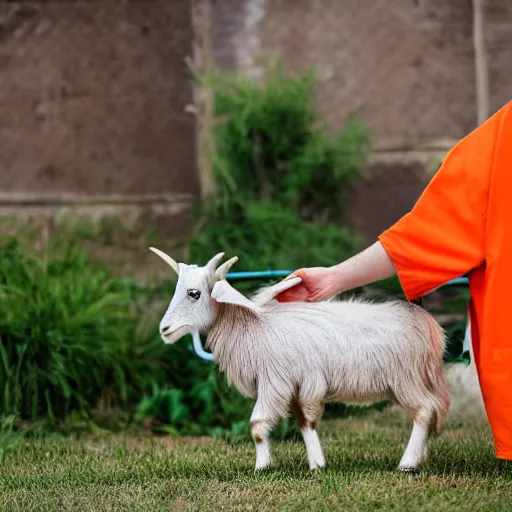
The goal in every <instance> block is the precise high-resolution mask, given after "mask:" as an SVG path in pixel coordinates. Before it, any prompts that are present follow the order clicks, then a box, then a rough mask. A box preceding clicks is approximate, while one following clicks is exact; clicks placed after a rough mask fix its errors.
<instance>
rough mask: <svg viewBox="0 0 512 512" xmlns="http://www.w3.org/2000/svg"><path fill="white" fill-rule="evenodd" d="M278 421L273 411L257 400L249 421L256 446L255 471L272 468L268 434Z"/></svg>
mask: <svg viewBox="0 0 512 512" xmlns="http://www.w3.org/2000/svg"><path fill="white" fill-rule="evenodd" d="M278 421H279V417H278V415H277V414H276V413H275V411H273V410H272V408H271V407H270V406H268V405H265V404H264V403H263V400H261V399H260V398H258V399H257V400H256V404H255V406H254V409H253V411H252V414H251V421H250V422H251V435H252V439H253V441H254V444H255V446H256V467H255V470H256V471H258V470H261V469H266V468H269V467H270V466H272V462H273V461H272V451H271V447H270V433H271V432H272V429H273V428H274V426H275V425H276V423H277V422H278Z"/></svg>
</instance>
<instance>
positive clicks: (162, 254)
mask: <svg viewBox="0 0 512 512" xmlns="http://www.w3.org/2000/svg"><path fill="white" fill-rule="evenodd" d="M149 250H150V251H153V252H154V253H155V254H158V256H160V258H162V259H163V260H164V261H165V262H166V263H167V264H168V265H170V266H171V267H172V268H173V270H174V271H175V272H176V274H179V272H180V267H179V266H178V264H177V263H176V262H175V261H174V260H173V259H172V258H171V257H170V256H169V255H168V254H165V252H162V251H160V250H159V249H155V248H154V247H150V248H149Z"/></svg>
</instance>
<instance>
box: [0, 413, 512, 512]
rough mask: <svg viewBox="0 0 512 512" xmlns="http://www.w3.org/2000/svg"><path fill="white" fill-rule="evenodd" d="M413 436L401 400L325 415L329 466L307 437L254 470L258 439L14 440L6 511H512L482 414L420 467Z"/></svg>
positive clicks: (506, 469) (3, 501) (2, 490)
mask: <svg viewBox="0 0 512 512" xmlns="http://www.w3.org/2000/svg"><path fill="white" fill-rule="evenodd" d="M408 434H409V423H408V420H407V418H406V417H404V416H403V415H401V414H396V412H393V411H391V410H386V411H384V412H382V413H373V414H371V415H367V416H365V417H360V418H350V419H345V420H330V421H325V422H324V423H322V424H321V436H322V439H323V444H324V449H325V452H326V456H327V458H328V463H329V467H328V469H326V470H323V471H320V472H315V473H311V472H309V471H308V469H307V463H306V457H305V453H304V450H303V447H302V444H301V443H300V442H299V441H286V442H274V454H275V460H276V466H275V468H274V469H271V470H269V471H266V472H265V473H262V474H255V473H254V471H253V464H254V451H253V447H252V445H251V444H250V443H249V442H247V443H245V442H244V443H240V444H237V445H228V444H226V443H224V442H221V441H215V440H212V439H207V438H196V439H175V438H170V437H150V436H144V435H142V434H140V435H133V434H130V435H127V436H119V435H98V436H83V437H78V438H73V439H70V438H63V437H57V436H47V437H44V438H41V439H37V440H30V441H29V440H24V439H21V438H4V439H3V440H2V447H3V451H4V457H3V461H2V462H1V464H0V507H1V510H9V511H11V510H12V511H15V510H22V511H30V510H41V511H42V510H44V511H51V510H59V511H65V510H73V511H80V510H91V511H92V510H94V511H102V510H151V511H157V510H179V511H185V510H301V511H302V510H333V509H337V510H437V511H444V510H450V511H453V510H512V469H511V467H510V464H509V463H507V462H505V461H499V460H497V459H495V458H494V456H493V448H492V443H491V438H490V434H489V430H488V428H487V426H486V425H485V424H483V423H482V422H472V423H468V424H466V425H464V424H463V423H462V422H460V421H457V420H454V419H451V420H450V421H449V423H448V424H447V426H446V428H445V429H444V431H443V433H442V435H441V436H440V437H438V438H437V439H435V440H434V441H433V442H432V445H431V458H430V461H429V463H428V464H427V465H426V466H425V467H424V469H423V470H422V472H421V474H420V475H419V476H410V475H403V474H401V473H399V472H397V470H396V469H395V468H396V465H397V464H398V461H399V459H400V456H401V451H402V449H403V446H404V443H405V442H406V440H407V437H408Z"/></svg>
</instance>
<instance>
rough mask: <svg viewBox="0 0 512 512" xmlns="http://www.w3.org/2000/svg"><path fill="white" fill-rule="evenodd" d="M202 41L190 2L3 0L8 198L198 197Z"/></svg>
mask: <svg viewBox="0 0 512 512" xmlns="http://www.w3.org/2000/svg"><path fill="white" fill-rule="evenodd" d="M191 43H192V29H191V20H190V6H189V1H188V0H172V2H169V1H168V0H129V1H120V0H76V1H73V0H68V1H61V0H49V1H25V0H24V1H23V2H6V1H0V77H1V79H0V202H2V203H3V204H4V205H5V204H7V203H8V204H12V205H16V204H22V205H23V207H24V208H25V210H26V208H29V207H32V208H35V205H36V204H39V203H41V202H42V203H45V204H48V205H51V204H54V205H55V204H57V205H58V204H61V205H62V204H63V203H66V204H67V205H68V206H69V205H75V204H80V205H82V207H83V206H84V204H86V203H87V202H88V201H89V200H91V201H92V202H94V208H95V209H98V205H100V204H103V205H105V204H110V203H113V204H118V203H123V204H124V203H130V202H133V201H135V202H136V203H137V204H138V203H141V202H147V203H153V202H162V201H163V202H169V201H171V202H172V198H173V197H174V196H178V197H181V196H182V195H183V194H187V195H195V194H196V193H197V192H198V180H197V173H196V166H195V142H194V138H195V135H194V118H193V117H192V116H190V114H187V113H185V112H184V109H185V107H186V105H187V104H188V103H189V102H190V101H191V98H192V96H191V87H190V83H189V80H188V78H187V76H186V72H185V63H184V59H185V57H186V56H188V55H190V52H191ZM146 200H147V201H146ZM100 209H101V208H100Z"/></svg>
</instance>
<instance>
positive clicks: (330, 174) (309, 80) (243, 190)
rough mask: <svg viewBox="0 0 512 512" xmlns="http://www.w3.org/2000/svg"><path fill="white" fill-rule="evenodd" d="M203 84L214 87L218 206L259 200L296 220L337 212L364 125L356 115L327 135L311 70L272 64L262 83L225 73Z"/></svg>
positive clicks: (359, 156) (361, 152)
mask: <svg viewBox="0 0 512 512" xmlns="http://www.w3.org/2000/svg"><path fill="white" fill-rule="evenodd" d="M204 83H205V85H206V86H209V87H212V88H213V91H214V114H215V116H216V118H217V120H216V122H215V124H214V128H213V133H212V136H213V137H214V147H215V154H214V155H213V167H214V171H215V175H216V179H217V185H218V189H219V193H218V197H217V198H216V204H217V205H219V203H220V204H221V205H223V206H224V207H226V208H227V211H229V206H230V205H233V204H238V205H240V206H241V207H244V206H245V204H246V203H247V202H252V201H255V200H262V201H269V202H273V203H278V204H279V205H280V206H281V207H282V208H286V209H289V210H290V211H292V212H294V213H295V214H296V215H298V216H299V217H300V218H301V219H303V220H316V221H318V220H321V221H323V222H325V221H326V220H335V221H339V220H341V219H342V218H343V213H344V210H345V208H344V207H345V201H346V191H347V186H348V184H349V183H351V181H352V180H354V179H355V178H357V176H358V175H359V170H360V168H361V166H362V165H363V163H364V160H365V158H366V156H367V153H368V150H369V138H368V132H367V129H366V126H365V125H364V124H362V123H360V122H359V121H357V119H355V118H350V119H349V120H348V121H347V123H346V125H345V126H344V127H343V128H342V129H341V130H339V131H338V132H337V133H335V134H334V135H330V134H329V132H328V130H327V129H326V127H324V126H321V124H320V122H319V118H318V113H317V110H316V107H315V105H314V86H315V79H314V74H313V73H311V72H310V73H306V74H303V75H301V76H291V75H287V74H285V73H284V72H283V71H282V68H281V66H280V65H279V64H278V65H277V66H272V67H270V68H269V69H268V72H267V76H266V79H265V81H264V82H263V83H261V84H260V83H257V82H254V81H252V80H250V79H248V78H244V77H240V76H236V75H235V76H233V75H226V74H223V75H220V76H219V75H213V76H210V77H208V79H207V80H205V82H204ZM226 213H227V212H226Z"/></svg>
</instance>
